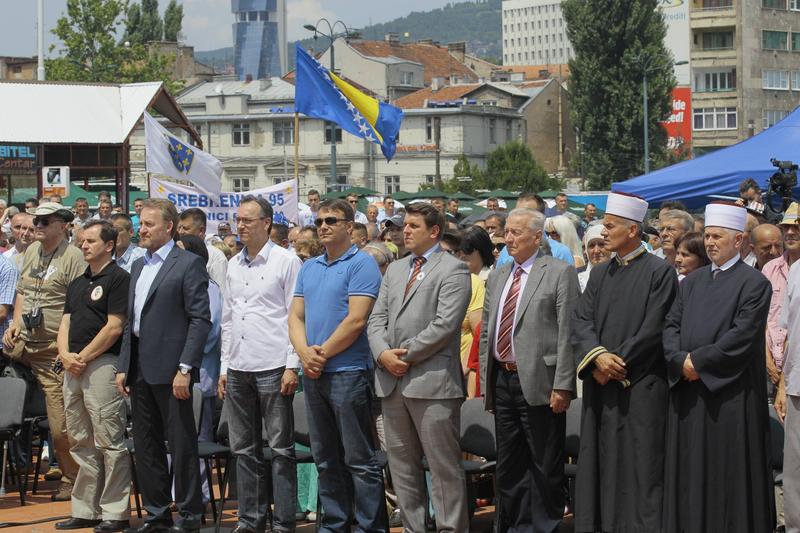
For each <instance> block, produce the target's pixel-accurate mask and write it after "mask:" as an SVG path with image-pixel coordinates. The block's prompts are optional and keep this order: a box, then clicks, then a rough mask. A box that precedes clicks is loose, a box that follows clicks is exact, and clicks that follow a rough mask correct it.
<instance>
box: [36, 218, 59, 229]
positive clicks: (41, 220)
mask: <svg viewBox="0 0 800 533" xmlns="http://www.w3.org/2000/svg"><path fill="white" fill-rule="evenodd" d="M56 221H58V222H61V220H60V219H58V218H48V217H33V225H34V226H39V225H42V226H44V227H47V226H49V225H50V223H51V222H56Z"/></svg>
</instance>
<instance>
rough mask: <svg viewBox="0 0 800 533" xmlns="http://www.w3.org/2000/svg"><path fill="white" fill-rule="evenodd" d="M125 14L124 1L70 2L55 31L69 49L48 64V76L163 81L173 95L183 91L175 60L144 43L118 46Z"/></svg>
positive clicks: (65, 78) (120, 44) (50, 77)
mask: <svg viewBox="0 0 800 533" xmlns="http://www.w3.org/2000/svg"><path fill="white" fill-rule="evenodd" d="M124 12H125V3H124V1H122V0H67V13H66V15H64V16H62V17H61V18H60V19H58V22H57V23H56V27H55V29H54V30H53V33H54V34H55V35H56V36H57V37H58V38H59V39H60V40H61V42H62V43H63V44H64V47H63V49H62V50H60V53H59V56H58V57H56V58H54V59H48V60H47V62H46V69H47V77H48V78H49V79H51V80H60V81H93V82H105V83H134V82H142V81H163V82H165V83H166V85H167V87H168V89H169V90H170V91H172V92H175V91H177V90H179V89H180V87H181V86H182V83H181V82H174V81H172V80H171V79H170V71H171V67H172V61H173V59H172V58H170V57H166V56H162V55H160V54H159V53H158V52H157V51H156V50H155V49H154V50H153V51H152V52H151V51H150V50H148V48H147V47H146V46H145V45H144V44H141V43H129V44H128V45H127V46H126V45H125V44H124V43H119V42H117V29H118V28H120V27H121V26H122V25H123V24H124V23H125V20H124V19H123V13H124ZM54 48H55V47H51V49H50V50H51V51H53V49H54Z"/></svg>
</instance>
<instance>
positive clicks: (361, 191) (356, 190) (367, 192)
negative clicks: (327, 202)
mask: <svg viewBox="0 0 800 533" xmlns="http://www.w3.org/2000/svg"><path fill="white" fill-rule="evenodd" d="M351 194H355V195H356V196H358V197H362V196H377V195H379V194H380V193H379V192H378V191H373V190H372V189H367V188H366V187H350V188H349V189H347V190H346V191H331V192H329V193H326V194H325V195H324V196H323V197H324V198H326V199H328V198H347V196H348V195H351Z"/></svg>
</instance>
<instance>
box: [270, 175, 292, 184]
mask: <svg viewBox="0 0 800 533" xmlns="http://www.w3.org/2000/svg"><path fill="white" fill-rule="evenodd" d="M290 179H292V178H290V177H289V176H274V177H273V178H272V182H273V183H274V184H275V185H278V184H279V183H283V182H284V181H289V180H290Z"/></svg>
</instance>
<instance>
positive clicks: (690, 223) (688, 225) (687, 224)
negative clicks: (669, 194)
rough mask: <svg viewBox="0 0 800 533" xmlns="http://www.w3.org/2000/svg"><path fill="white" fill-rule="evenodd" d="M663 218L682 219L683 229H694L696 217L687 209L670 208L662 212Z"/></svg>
mask: <svg viewBox="0 0 800 533" xmlns="http://www.w3.org/2000/svg"><path fill="white" fill-rule="evenodd" d="M660 218H661V220H680V221H681V223H683V231H692V230H693V229H694V218H693V217H692V215H690V214H689V213H687V212H686V211H681V210H680V209H670V210H669V211H664V212H663V213H662V214H661V217H660Z"/></svg>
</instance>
